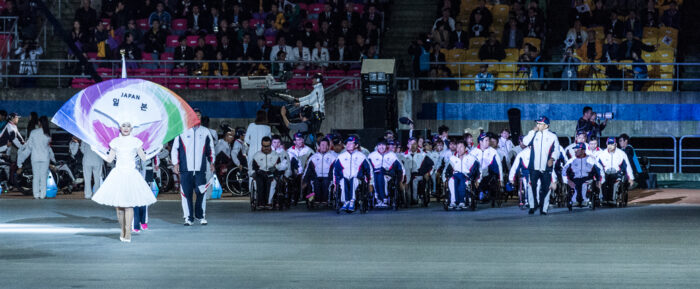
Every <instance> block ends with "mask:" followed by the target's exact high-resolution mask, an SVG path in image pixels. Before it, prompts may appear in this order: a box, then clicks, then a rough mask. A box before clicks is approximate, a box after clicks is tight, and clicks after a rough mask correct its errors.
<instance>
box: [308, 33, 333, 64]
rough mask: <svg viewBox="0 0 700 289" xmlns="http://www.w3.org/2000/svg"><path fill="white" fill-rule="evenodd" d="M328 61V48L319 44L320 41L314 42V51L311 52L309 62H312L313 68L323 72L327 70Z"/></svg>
mask: <svg viewBox="0 0 700 289" xmlns="http://www.w3.org/2000/svg"><path fill="white" fill-rule="evenodd" d="M329 60H330V52H329V51H328V48H326V47H324V46H323V45H322V44H321V41H319V40H316V42H314V49H313V51H311V61H312V62H314V68H316V69H321V70H322V71H325V70H326V69H328V62H327V61H329Z"/></svg>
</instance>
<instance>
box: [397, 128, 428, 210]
mask: <svg viewBox="0 0 700 289" xmlns="http://www.w3.org/2000/svg"><path fill="white" fill-rule="evenodd" d="M408 143H409V145H410V147H409V149H408V150H407V151H406V152H405V153H404V154H403V164H404V167H405V168H406V172H407V173H410V175H407V176H406V177H407V178H410V179H408V180H407V181H409V183H410V184H411V187H410V189H411V195H410V196H411V203H414V202H420V201H422V200H421V199H420V198H419V196H418V191H419V184H420V183H421V182H422V181H424V180H427V179H428V178H429V177H430V172H431V171H432V170H433V167H434V166H435V163H434V162H433V161H432V160H431V159H430V158H429V157H427V156H426V154H425V153H424V152H422V151H420V150H419V149H418V143H417V142H416V141H415V140H414V141H411V140H410V139H409V142H408ZM409 205H412V204H409Z"/></svg>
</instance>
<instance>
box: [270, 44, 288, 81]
mask: <svg viewBox="0 0 700 289" xmlns="http://www.w3.org/2000/svg"><path fill="white" fill-rule="evenodd" d="M275 59H276V60H277V61H275V62H273V63H272V71H271V73H272V75H274V76H277V77H279V76H281V75H282V74H284V72H285V71H292V64H291V63H289V62H286V60H287V53H286V52H284V51H282V50H279V51H278V52H277V57H275Z"/></svg>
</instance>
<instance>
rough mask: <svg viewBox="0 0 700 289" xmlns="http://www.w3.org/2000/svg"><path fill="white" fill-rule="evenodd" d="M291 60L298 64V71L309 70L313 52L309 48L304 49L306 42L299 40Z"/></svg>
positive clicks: (293, 49)
mask: <svg viewBox="0 0 700 289" xmlns="http://www.w3.org/2000/svg"><path fill="white" fill-rule="evenodd" d="M289 60H290V61H296V62H297V66H296V68H297V69H307V68H308V66H309V61H311V51H309V48H308V47H304V42H302V41H301V40H297V42H296V46H294V48H292V54H291V55H290V57H289Z"/></svg>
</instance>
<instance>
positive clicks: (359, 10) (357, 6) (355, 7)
mask: <svg viewBox="0 0 700 289" xmlns="http://www.w3.org/2000/svg"><path fill="white" fill-rule="evenodd" d="M352 11H353V12H357V13H358V14H360V15H362V14H364V13H365V5H362V4H357V3H356V4H354V5H352Z"/></svg>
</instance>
